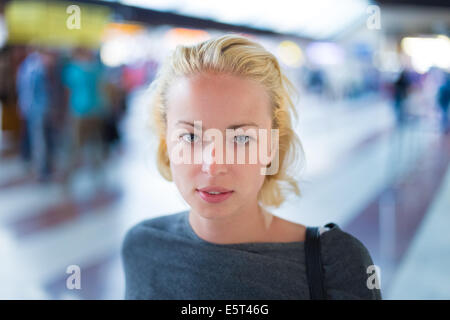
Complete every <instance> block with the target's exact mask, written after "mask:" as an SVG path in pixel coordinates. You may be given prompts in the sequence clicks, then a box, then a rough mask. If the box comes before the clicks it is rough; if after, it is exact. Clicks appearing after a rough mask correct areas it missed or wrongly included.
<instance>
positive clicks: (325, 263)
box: [122, 34, 381, 299]
mask: <svg viewBox="0 0 450 320" xmlns="http://www.w3.org/2000/svg"><path fill="white" fill-rule="evenodd" d="M150 89H151V92H152V100H151V112H152V113H151V114H152V118H151V119H152V128H153V130H154V133H155V134H156V136H157V138H158V141H159V147H158V150H157V167H158V170H159V172H160V173H161V175H162V177H164V178H165V179H167V180H169V181H173V182H174V183H175V185H176V187H177V188H178V190H179V192H180V194H181V196H182V197H183V199H184V200H185V201H186V202H187V204H188V205H189V207H190V210H186V211H183V212H178V213H172V214H168V215H164V216H158V217H156V218H151V219H147V220H144V221H142V222H140V223H138V224H137V225H135V226H133V227H132V228H131V229H130V230H129V231H128V233H127V235H126V237H125V239H124V242H123V244H122V259H123V266H124V271H125V278H126V292H125V298H126V299H311V298H312V295H313V292H312V291H311V286H315V285H317V283H316V282H317V281H318V280H317V279H316V278H315V276H314V275H313V276H311V272H313V273H314V272H315V275H317V274H318V275H320V276H321V277H322V278H323V279H322V280H321V281H323V283H322V284H321V286H322V288H323V291H324V292H323V298H326V299H381V294H380V291H379V289H377V288H370V286H368V283H369V282H370V281H368V278H369V276H370V274H368V273H367V269H368V267H369V266H371V265H373V262H372V259H371V257H370V255H369V253H368V251H367V249H366V248H365V247H364V245H363V244H362V243H361V242H360V241H359V240H358V239H356V238H354V237H353V236H351V235H350V234H348V233H346V232H344V231H343V230H341V229H340V228H339V226H338V225H336V224H334V223H328V224H327V225H325V226H323V227H320V229H318V230H320V242H319V244H320V248H321V249H320V251H319V252H320V254H319V255H318V257H319V258H318V259H319V260H318V261H320V262H321V264H320V265H319V266H317V267H314V268H311V267H309V270H307V265H306V261H305V260H306V258H305V249H306V248H305V239H306V235H307V234H308V232H307V230H309V229H310V228H308V227H306V226H305V225H302V224H300V223H294V222H291V221H288V220H285V219H282V218H280V217H277V216H276V215H274V214H272V213H271V212H269V207H272V208H277V207H279V206H280V205H281V204H282V203H283V202H284V201H285V200H287V196H288V195H289V194H293V195H295V196H300V189H299V187H298V185H297V179H296V178H295V173H296V171H298V167H297V165H298V164H299V162H300V161H301V160H302V155H303V150H302V146H301V143H300V140H299V138H298V137H297V135H296V133H295V132H294V130H293V124H292V121H291V116H292V115H293V116H295V117H296V116H297V114H296V111H295V106H294V104H293V103H292V99H291V97H290V94H291V89H293V86H292V84H291V83H290V82H289V80H288V79H287V77H286V76H285V75H284V74H283V73H282V71H281V69H280V65H279V63H278V61H277V59H276V58H275V57H274V56H273V55H272V54H271V53H270V52H268V51H267V50H266V49H265V48H264V47H262V46H261V45H260V44H258V43H255V42H254V41H251V40H250V39H247V38H246V37H244V36H241V35H236V34H227V35H224V36H221V37H217V38H213V39H209V40H207V41H204V42H202V43H199V44H197V45H194V46H178V47H177V48H176V49H175V50H174V52H173V54H172V55H171V56H170V57H169V58H168V59H167V60H166V61H165V62H164V63H163V65H162V66H161V68H160V69H159V72H158V75H157V77H156V79H155V80H154V82H153V83H152V85H151V88H150ZM239 155H240V156H239ZM243 159H244V161H242V160H243ZM252 159H253V161H252ZM255 159H256V161H255ZM299 214H300V213H299ZM310 214H314V213H313V212H311V213H310ZM311 269H314V270H311ZM319 269H320V270H319ZM307 271H309V273H308V272H307ZM314 279H316V280H314ZM319 280H320V279H319Z"/></svg>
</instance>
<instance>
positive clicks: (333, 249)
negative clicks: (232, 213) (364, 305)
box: [121, 211, 381, 300]
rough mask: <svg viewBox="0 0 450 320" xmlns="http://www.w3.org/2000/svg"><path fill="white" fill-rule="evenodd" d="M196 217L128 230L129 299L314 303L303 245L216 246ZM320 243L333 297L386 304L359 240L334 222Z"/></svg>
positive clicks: (161, 219) (167, 218)
mask: <svg viewBox="0 0 450 320" xmlns="http://www.w3.org/2000/svg"><path fill="white" fill-rule="evenodd" d="M188 215H189V211H183V212H179V213H174V214H169V215H164V216H158V217H155V218H151V219H147V220H144V221H141V222H139V223H138V224H136V225H134V226H133V227H132V228H131V229H129V230H128V232H127V233H126V236H125V238H124V240H123V243H122V248H121V255H122V263H123V267H124V272H125V281H126V289H125V299H183V300H184V299H192V300H198V299H205V300H209V299H212V300H224V299H231V300H248V299H252V300H263V299H286V300H288V299H310V295H309V288H308V282H307V277H306V269H305V268H306V267H305V252H304V243H303V242H285V243H280V242H277V243H272V242H264V243H263V242H258V243H238V244H214V243H211V242H207V241H205V240H203V239H201V238H200V237H198V236H197V234H196V233H195V232H194V230H193V229H192V227H191V225H190V223H189V219H188ZM320 241H321V249H322V251H321V254H322V263H323V272H324V285H325V290H326V292H327V297H328V299H381V292H380V290H379V289H376V287H375V288H372V289H369V287H368V285H367V283H368V279H369V277H370V276H371V275H373V271H372V272H368V270H367V268H368V266H370V265H373V262H372V259H371V257H370V254H369V252H368V250H367V248H366V247H365V246H364V245H363V244H362V243H361V242H360V241H359V240H358V239H356V238H355V237H353V236H352V235H350V234H348V233H346V232H344V231H343V230H341V229H340V228H339V226H338V225H336V224H334V225H333V227H332V228H331V229H329V230H328V231H325V232H324V233H323V234H321V240H320ZM372 278H373V276H372ZM369 282H370V281H369ZM371 283H374V282H373V281H372V282H371ZM372 287H373V286H372Z"/></svg>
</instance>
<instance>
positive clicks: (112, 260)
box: [0, 0, 450, 299]
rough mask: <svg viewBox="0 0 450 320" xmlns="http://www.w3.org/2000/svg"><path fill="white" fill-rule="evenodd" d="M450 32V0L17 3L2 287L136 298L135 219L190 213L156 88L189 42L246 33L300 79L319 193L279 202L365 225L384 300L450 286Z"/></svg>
mask: <svg viewBox="0 0 450 320" xmlns="http://www.w3.org/2000/svg"><path fill="white" fill-rule="evenodd" d="M449 30H450V3H449V2H448V1H437V0H436V1H429V0H403V1H384V0H383V1H381V0H380V1H376V2H375V1H366V0H342V1H339V2H338V1H332V0H315V1H306V0H305V1H303V0H302V1H287V0H278V1H270V0H258V1H256V0H255V1H237V0H227V1H202V0H164V1H163V0H154V1H152V0H122V1H120V0H118V1H93V0H92V1H62V0H61V1H17V0H14V1H2V2H1V4H0V124H1V130H0V298H1V299H123V297H124V285H125V283H124V275H123V269H122V265H121V260H120V245H121V242H122V240H123V236H124V234H125V232H126V231H127V230H128V228H130V227H131V226H132V225H133V224H135V223H137V222H139V221H141V220H143V219H147V218H151V217H154V216H158V215H163V214H169V213H175V212H179V211H182V210H185V209H188V206H187V204H186V203H185V202H184V200H183V199H182V197H181V196H180V195H179V194H178V191H177V189H176V187H175V185H174V184H173V183H169V182H167V181H165V180H164V179H163V178H162V177H161V176H160V175H159V174H158V172H157V171H156V167H155V150H156V142H155V139H154V138H153V137H152V136H151V135H150V131H149V130H148V127H147V125H148V123H147V121H148V103H147V100H146V97H147V94H148V93H147V92H146V89H147V88H148V86H149V84H150V83H151V82H152V80H153V78H154V76H155V73H156V71H157V70H158V67H159V66H160V64H161V62H162V61H163V59H164V58H165V57H166V56H167V54H168V53H169V52H170V51H171V50H172V49H173V48H174V47H175V46H176V45H177V44H193V43H196V42H199V41H203V40H206V39H208V38H210V37H214V36H217V35H221V34H224V33H229V32H234V33H239V34H242V35H245V36H247V37H250V38H252V39H254V40H256V41H258V42H260V43H261V44H263V45H264V46H265V47H266V48H267V49H268V50H269V51H271V52H272V53H273V54H275V56H276V57H277V58H278V59H279V61H280V62H281V65H282V68H283V70H284V71H285V72H286V74H287V75H288V77H289V78H290V79H291V80H292V81H293V83H294V84H295V86H296V87H297V89H298V90H299V93H300V99H299V101H298V103H297V106H296V107H297V110H298V111H299V115H300V120H299V123H298V126H297V127H296V130H297V132H298V134H299V136H300V138H301V140H302V143H303V146H304V149H305V153H306V166H305V169H304V174H303V179H302V181H300V187H301V188H302V191H303V196H302V197H300V198H292V199H290V201H289V202H288V203H286V204H285V205H283V206H282V207H280V208H279V209H276V210H272V212H273V213H275V214H277V215H279V216H281V217H283V218H285V219H288V220H291V221H296V222H299V223H303V224H307V225H324V224H325V223H328V222H335V223H337V224H338V225H339V226H340V227H341V228H342V229H343V230H344V231H347V232H349V233H351V234H353V235H354V236H356V237H357V238H358V239H360V240H361V241H362V243H363V244H364V245H365V246H366V247H367V248H368V249H369V252H370V254H371V256H372V258H373V260H374V263H375V264H376V265H377V266H379V267H380V274H381V291H382V294H383V298H384V299H449V298H450V276H449V275H448V270H449V269H450V232H448V231H447V229H446V228H447V226H448V225H450V166H449V161H450V134H449V130H450V124H449V121H450V120H449V119H448V118H449V116H448V108H449V100H450V76H449V72H450V40H449ZM73 265H76V266H79V268H80V271H81V288H80V289H73V290H70V289H68V288H67V286H66V281H67V279H68V277H69V276H70V275H71V273H72V271H71V270H73V269H71V267H69V266H73Z"/></svg>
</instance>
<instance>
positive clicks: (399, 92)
mask: <svg viewBox="0 0 450 320" xmlns="http://www.w3.org/2000/svg"><path fill="white" fill-rule="evenodd" d="M409 87H410V80H409V78H408V73H407V71H406V70H405V69H404V70H402V71H401V72H400V75H399V77H398V78H397V80H396V81H395V82H394V112H395V117H396V121H397V125H398V126H402V125H403V124H404V123H405V120H406V104H405V101H406V99H407V97H408V90H409Z"/></svg>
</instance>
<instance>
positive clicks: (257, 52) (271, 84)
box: [149, 34, 304, 207]
mask: <svg viewBox="0 0 450 320" xmlns="http://www.w3.org/2000/svg"><path fill="white" fill-rule="evenodd" d="M202 72H213V73H219V74H231V75H234V76H239V77H243V78H245V79H250V80H254V81H257V82H258V83H260V84H262V85H263V87H264V88H265V89H266V90H267V92H268V93H269V96H270V103H271V109H272V128H273V129H278V130H279V167H278V171H277V173H276V174H274V175H266V176H265V180H264V183H263V185H262V187H261V189H260V191H259V193H258V202H259V203H260V204H262V205H263V206H269V207H279V206H280V205H281V204H282V203H283V202H284V201H285V200H286V195H287V194H289V193H291V192H293V193H295V194H296V195H297V196H301V192H300V188H299V186H298V182H297V179H296V177H295V176H296V174H298V173H299V172H300V166H299V165H300V164H302V163H303V161H300V160H304V152H303V147H302V144H301V142H300V139H299V137H298V136H297V134H296V133H295V132H294V130H293V127H292V121H291V113H292V115H293V116H294V117H295V120H298V114H297V112H296V110H295V105H294V103H293V102H292V99H291V97H290V96H291V94H294V93H295V94H297V91H296V90H295V87H294V86H293V84H292V83H291V82H290V81H289V79H288V78H287V77H286V76H285V75H284V73H283V72H282V71H281V67H280V65H279V63H278V61H277V59H276V58H275V56H274V55H273V54H271V53H270V52H268V51H267V50H266V49H265V48H264V47H263V46H261V45H260V44H258V43H256V42H254V41H251V40H250V39H248V38H246V37H244V36H242V35H239V34H226V35H223V36H220V37H216V38H212V39H209V40H206V41H203V42H200V43H198V44H195V45H192V46H184V45H178V46H177V47H176V48H175V50H174V51H173V52H172V54H171V55H170V56H168V57H167V58H166V60H165V61H164V62H163V64H162V65H161V67H160V68H159V70H158V72H157V74H156V77H155V79H154V80H153V82H152V83H151V85H150V88H149V90H150V100H151V101H150V105H151V117H150V127H151V129H152V131H153V133H154V134H155V135H156V137H157V139H158V150H157V155H156V160H157V168H158V171H159V172H160V174H161V175H162V176H163V177H164V178H165V179H166V180H168V181H173V179H172V174H171V170H170V160H169V156H168V151H167V142H166V137H165V134H166V125H167V104H166V101H167V99H166V94H167V92H168V88H169V87H170V85H171V84H172V83H173V82H174V81H175V80H176V79H177V78H180V77H188V76H191V75H194V74H199V73H202ZM267 166H268V167H269V166H270V164H269V165H267Z"/></svg>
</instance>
